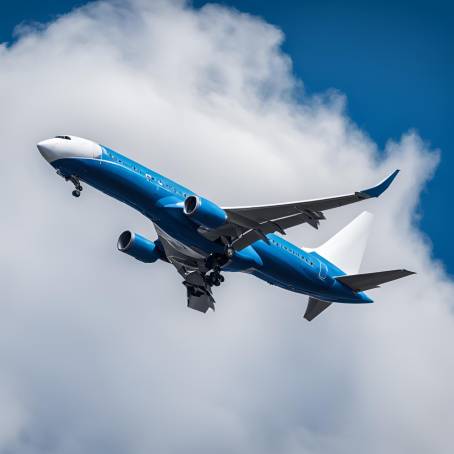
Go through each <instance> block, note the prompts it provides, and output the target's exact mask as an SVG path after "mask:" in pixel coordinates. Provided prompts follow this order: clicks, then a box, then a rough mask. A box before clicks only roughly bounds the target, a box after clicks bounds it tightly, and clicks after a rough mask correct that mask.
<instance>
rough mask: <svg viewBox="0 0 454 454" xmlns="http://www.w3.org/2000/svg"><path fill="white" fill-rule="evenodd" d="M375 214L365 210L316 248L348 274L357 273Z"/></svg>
mask: <svg viewBox="0 0 454 454" xmlns="http://www.w3.org/2000/svg"><path fill="white" fill-rule="evenodd" d="M373 217H374V216H373V215H372V214H371V213H368V212H367V211H364V212H363V213H361V214H360V215H359V216H358V217H357V218H355V219H354V220H353V221H352V222H350V224H348V225H347V226H346V227H344V228H343V229H342V230H341V231H340V232H338V233H336V235H334V236H333V237H332V238H330V239H329V240H328V241H327V242H326V243H324V244H322V245H321V246H320V247H318V248H316V249H315V252H317V254H319V255H321V256H322V257H324V258H326V259H327V260H329V261H330V262H331V263H333V264H334V265H336V266H337V267H338V268H340V269H341V270H342V271H343V272H344V273H346V274H356V273H357V272H358V271H359V267H360V266H361V261H362V259H363V255H364V251H365V249H366V244H367V238H368V237H369V231H370V227H371V224H372V219H373Z"/></svg>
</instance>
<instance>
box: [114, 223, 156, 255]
mask: <svg viewBox="0 0 454 454" xmlns="http://www.w3.org/2000/svg"><path fill="white" fill-rule="evenodd" d="M156 243H157V242H156V241H154V242H153V241H150V240H149V239H147V238H145V237H143V236H142V235H139V234H138V233H134V232H131V231H129V230H126V231H125V232H123V233H122V234H121V235H120V236H119V238H118V242H117V248H118V250H119V251H121V252H124V253H125V254H128V255H130V256H131V257H134V258H136V259H137V260H140V261H141V262H144V263H153V262H156V260H158V259H159V258H161V251H160V248H159V246H158V245H157V244H156Z"/></svg>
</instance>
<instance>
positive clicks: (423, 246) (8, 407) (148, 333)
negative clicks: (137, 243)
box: [0, 0, 454, 454]
mask: <svg viewBox="0 0 454 454" xmlns="http://www.w3.org/2000/svg"><path fill="white" fill-rule="evenodd" d="M282 40H283V35H282V32H281V31H280V30H278V29H276V28H275V27H274V26H272V25H270V24H267V23H265V22H264V21H263V20H261V19H259V18H256V17H252V16H250V15H247V14H242V13H240V12H238V11H234V10H230V9H227V8H224V7H221V6H217V5H208V6H206V7H204V8H202V9H201V10H195V9H193V8H192V7H190V6H189V5H187V4H185V3H183V2H179V1H155V2H146V1H139V0H137V1H132V0H129V1H126V2H119V1H118V2H94V3H91V4H88V5H87V6H85V7H83V8H80V9H77V10H75V11H72V12H71V13H69V14H67V15H64V16H62V17H60V18H58V19H57V20H55V21H53V22H51V23H49V24H47V25H46V26H44V27H43V26H40V27H22V28H21V30H20V32H19V36H18V39H17V41H16V42H15V43H14V44H13V45H11V46H7V45H2V46H1V47H0V87H2V88H1V99H2V102H1V103H0V118H1V120H2V121H1V123H0V131H1V137H2V150H1V153H2V158H3V165H2V166H1V167H0V178H1V181H2V188H3V192H2V196H1V203H2V213H3V217H2V223H1V225H0V233H1V237H2V239H3V244H2V260H1V261H0V288H1V295H2V298H1V306H0V310H1V314H0V364H1V367H2V374H1V375H0V451H1V452H5V453H6V452H8V453H9V452H11V453H16V452H17V453H19V452H20V453H22V454H28V453H40V452H46V453H52V452H58V453H59V454H73V453H80V452H85V453H97V454H99V453H103V452H109V453H110V454H111V453H124V452H135V453H145V452H147V453H148V452H160V453H180V452H196V451H197V452H200V453H205V452H206V453H212V452H217V453H223V452H225V453H244V452H248V453H255V452H256V453H261V454H265V453H276V452H280V453H286V454H287V453H288V454H293V453H298V454H301V453H308V454H309V453H310V454H316V453H322V452H323V453H324V452H333V453H351V452H362V451H367V452H369V453H383V452H394V453H404V452H413V453H426V452H428V451H432V452H437V453H448V452H452V434H451V428H452V420H453V417H454V414H453V405H452V402H453V399H454V386H453V383H454V360H453V355H452V353H451V351H450V346H451V345H453V343H454V323H453V316H452V301H453V298H454V286H453V284H452V282H451V281H449V279H448V278H447V276H446V274H445V272H444V270H443V267H442V265H441V264H440V263H439V262H437V261H435V260H434V259H433V258H432V257H431V248H430V241H429V239H427V238H425V237H424V235H423V234H422V233H421V232H420V230H419V229H418V224H417V219H418V201H419V196H420V193H421V191H422V190H423V189H424V185H425V183H426V181H427V180H428V179H429V178H430V177H431V175H432V174H433V172H434V169H435V167H436V165H437V163H438V159H439V156H438V153H437V152H435V151H433V150H430V149H429V148H428V146H427V144H425V143H424V142H423V141H422V140H421V139H420V138H419V137H418V135H417V133H415V132H412V131H410V132H407V133H405V134H404V135H403V136H402V138H401V140H400V141H399V142H392V141H390V142H389V143H388V144H387V146H386V149H385V150H378V148H377V146H376V145H375V144H374V143H373V141H372V140H371V139H370V138H369V137H368V136H367V134H366V133H365V132H364V131H361V130H360V129H359V128H358V127H357V126H356V125H355V124H353V123H352V121H351V120H350V119H349V118H348V116H347V115H346V112H345V103H346V100H345V98H344V96H343V95H342V94H340V93H337V92H335V91H333V92H330V93H324V94H320V95H319V96H312V97H309V96H307V95H305V94H304V90H303V85H302V82H301V81H299V80H296V79H295V77H294V76H293V74H292V67H291V60H290V59H289V57H288V56H287V55H285V54H283V52H282V50H281V48H280V45H281V43H282ZM377 121H380V120H379V119H377ZM56 134H75V135H79V136H82V137H87V138H92V139H93V140H96V141H98V142H100V143H103V144H106V145H109V146H111V147H112V148H114V149H117V150H118V151H120V152H124V153H126V154H128V155H130V156H131V157H133V158H135V159H137V160H139V161H140V162H142V163H144V164H146V165H148V166H149V167H151V168H153V169H155V170H157V171H159V172H161V173H164V174H166V175H167V176H169V177H171V178H174V179H176V180H177V181H180V182H182V183H183V184H186V185H187V186H189V187H191V188H193V189H194V190H195V191H198V192H201V193H203V194H204V195H206V196H207V197H209V198H211V199H213V200H215V201H217V202H219V203H221V204H224V205H240V204H245V205H246V204H252V203H268V202H270V203H271V202H279V201H285V200H295V199H304V198H307V197H319V196H323V195H331V194H336V193H342V192H347V191H350V190H354V189H358V188H361V187H367V186H368V185H370V184H371V183H374V182H376V181H379V180H380V179H381V178H382V177H383V176H385V175H386V174H387V172H388V171H390V170H393V169H395V168H401V169H402V172H401V174H400V175H399V178H398V180H397V181H396V182H395V183H394V185H393V186H392V187H391V189H390V190H389V191H388V192H387V193H385V194H384V195H383V196H382V197H381V198H380V199H379V200H377V201H368V202H364V204H363V205H362V206H354V207H347V208H343V209H339V210H337V211H336V212H332V213H328V214H329V218H328V221H326V222H325V223H324V224H323V226H321V229H320V231H318V232H316V231H313V230H311V229H310V227H307V226H305V227H300V228H296V229H294V230H293V231H292V232H291V233H290V235H289V236H290V238H291V240H293V241H294V242H295V243H297V244H299V245H306V246H315V245H317V244H319V243H321V242H323V241H324V240H326V239H327V238H328V237H329V236H331V235H332V234H333V233H334V232H336V231H337V230H339V229H340V228H341V227H342V226H343V225H344V224H345V223H347V222H348V221H349V220H351V219H352V218H353V217H354V216H355V215H357V214H358V213H359V212H360V211H362V210H363V209H368V210H371V211H373V212H374V213H375V214H376V221H375V227H374V234H373V235H372V238H371V241H370V245H369V247H368V252H367V256H366V260H365V263H364V266H363V270H364V271H375V270H381V269H391V268H394V267H401V266H402V267H406V268H409V269H413V270H415V271H417V272H418V275H417V276H415V277H413V278H407V279H404V280H402V281H399V282H396V283H393V284H389V285H387V286H385V287H383V288H382V289H380V290H376V291H373V292H370V294H371V296H373V297H374V299H375V300H376V303H375V304H373V305H365V306H364V307H356V306H349V305H338V306H335V307H332V308H330V309H329V310H328V311H326V313H324V314H323V315H322V316H320V318H318V319H317V320H316V321H314V322H312V323H311V324H308V323H306V322H305V321H304V320H302V314H303V313H304V309H305V304H306V298H305V297H303V296H301V295H296V294H291V293H286V292H284V291H282V290H279V289H276V288H274V287H270V286H268V285H266V284H264V283H262V282H260V281H258V280H255V279H253V278H251V277H250V276H242V275H228V276H227V282H226V283H225V285H224V286H223V287H221V288H220V289H218V290H217V292H216V299H217V302H218V304H217V311H216V313H215V314H213V313H209V314H208V315H206V316H203V315H201V314H199V313H196V312H194V311H191V310H188V309H186V307H185V290H184V287H183V286H182V285H181V284H180V283H179V281H180V277H179V276H178V275H177V274H176V272H175V271H174V270H173V269H171V267H169V266H168V265H166V264H164V263H157V264H153V265H144V264H141V263H139V262H135V261H134V260H133V259H131V258H129V257H127V256H123V255H122V254H119V253H117V252H116V250H115V241H116V238H117V236H118V234H119V233H120V232H121V231H122V230H123V229H125V228H131V229H133V230H135V231H139V232H141V233H143V234H146V235H147V236H149V237H151V238H154V232H153V229H152V226H151V224H150V223H149V222H147V220H146V219H143V218H142V217H141V216H140V215H139V214H137V213H135V212H133V211H132V210H131V209H129V208H128V207H125V206H123V205H121V204H120V203H118V202H116V201H114V200H112V199H109V198H107V197H106V196H104V195H103V194H100V193H97V192H96V191H94V190H91V189H88V188H87V189H86V190H85V191H84V193H83V197H81V199H80V200H76V199H74V198H72V197H71V188H70V187H69V185H67V184H65V183H64V181H63V180H62V179H60V178H58V177H57V176H56V175H54V174H53V173H52V169H51V168H50V166H48V165H47V163H46V162H44V160H43V159H42V158H41V156H40V155H39V154H38V152H37V150H36V148H35V144H36V142H37V141H39V140H41V139H44V138H46V137H50V136H54V135H56Z"/></svg>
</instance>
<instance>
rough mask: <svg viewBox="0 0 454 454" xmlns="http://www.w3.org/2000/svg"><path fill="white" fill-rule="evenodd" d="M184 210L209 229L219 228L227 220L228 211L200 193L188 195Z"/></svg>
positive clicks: (196, 221)
mask: <svg viewBox="0 0 454 454" xmlns="http://www.w3.org/2000/svg"><path fill="white" fill-rule="evenodd" d="M183 211H184V214H185V215H186V216H189V217H190V218H191V219H192V220H193V221H194V222H195V223H196V224H198V225H200V226H202V227H205V228H207V229H217V228H218V227H221V226H222V225H224V224H225V223H226V222H227V213H226V212H225V211H224V210H223V209H222V208H221V207H219V206H217V205H216V204H215V203H213V202H210V201H209V200H207V199H204V198H202V197H199V196H198V195H190V196H188V197H186V199H185V201H184V208H183Z"/></svg>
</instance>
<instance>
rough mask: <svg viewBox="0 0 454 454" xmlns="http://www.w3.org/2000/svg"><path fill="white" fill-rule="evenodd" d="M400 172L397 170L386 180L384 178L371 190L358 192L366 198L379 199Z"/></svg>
mask: <svg viewBox="0 0 454 454" xmlns="http://www.w3.org/2000/svg"><path fill="white" fill-rule="evenodd" d="M399 172H400V170H399V169H397V170H395V171H394V172H393V173H392V174H391V175H389V177H388V178H385V179H384V180H383V181H382V182H381V183H379V184H377V186H374V187H373V188H369V189H364V190H362V191H360V194H361V195H365V196H366V197H379V196H380V195H381V194H383V192H385V191H386V190H387V189H388V187H389V185H390V184H391V183H392V182H393V181H394V178H396V176H397V174H398V173H399Z"/></svg>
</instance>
